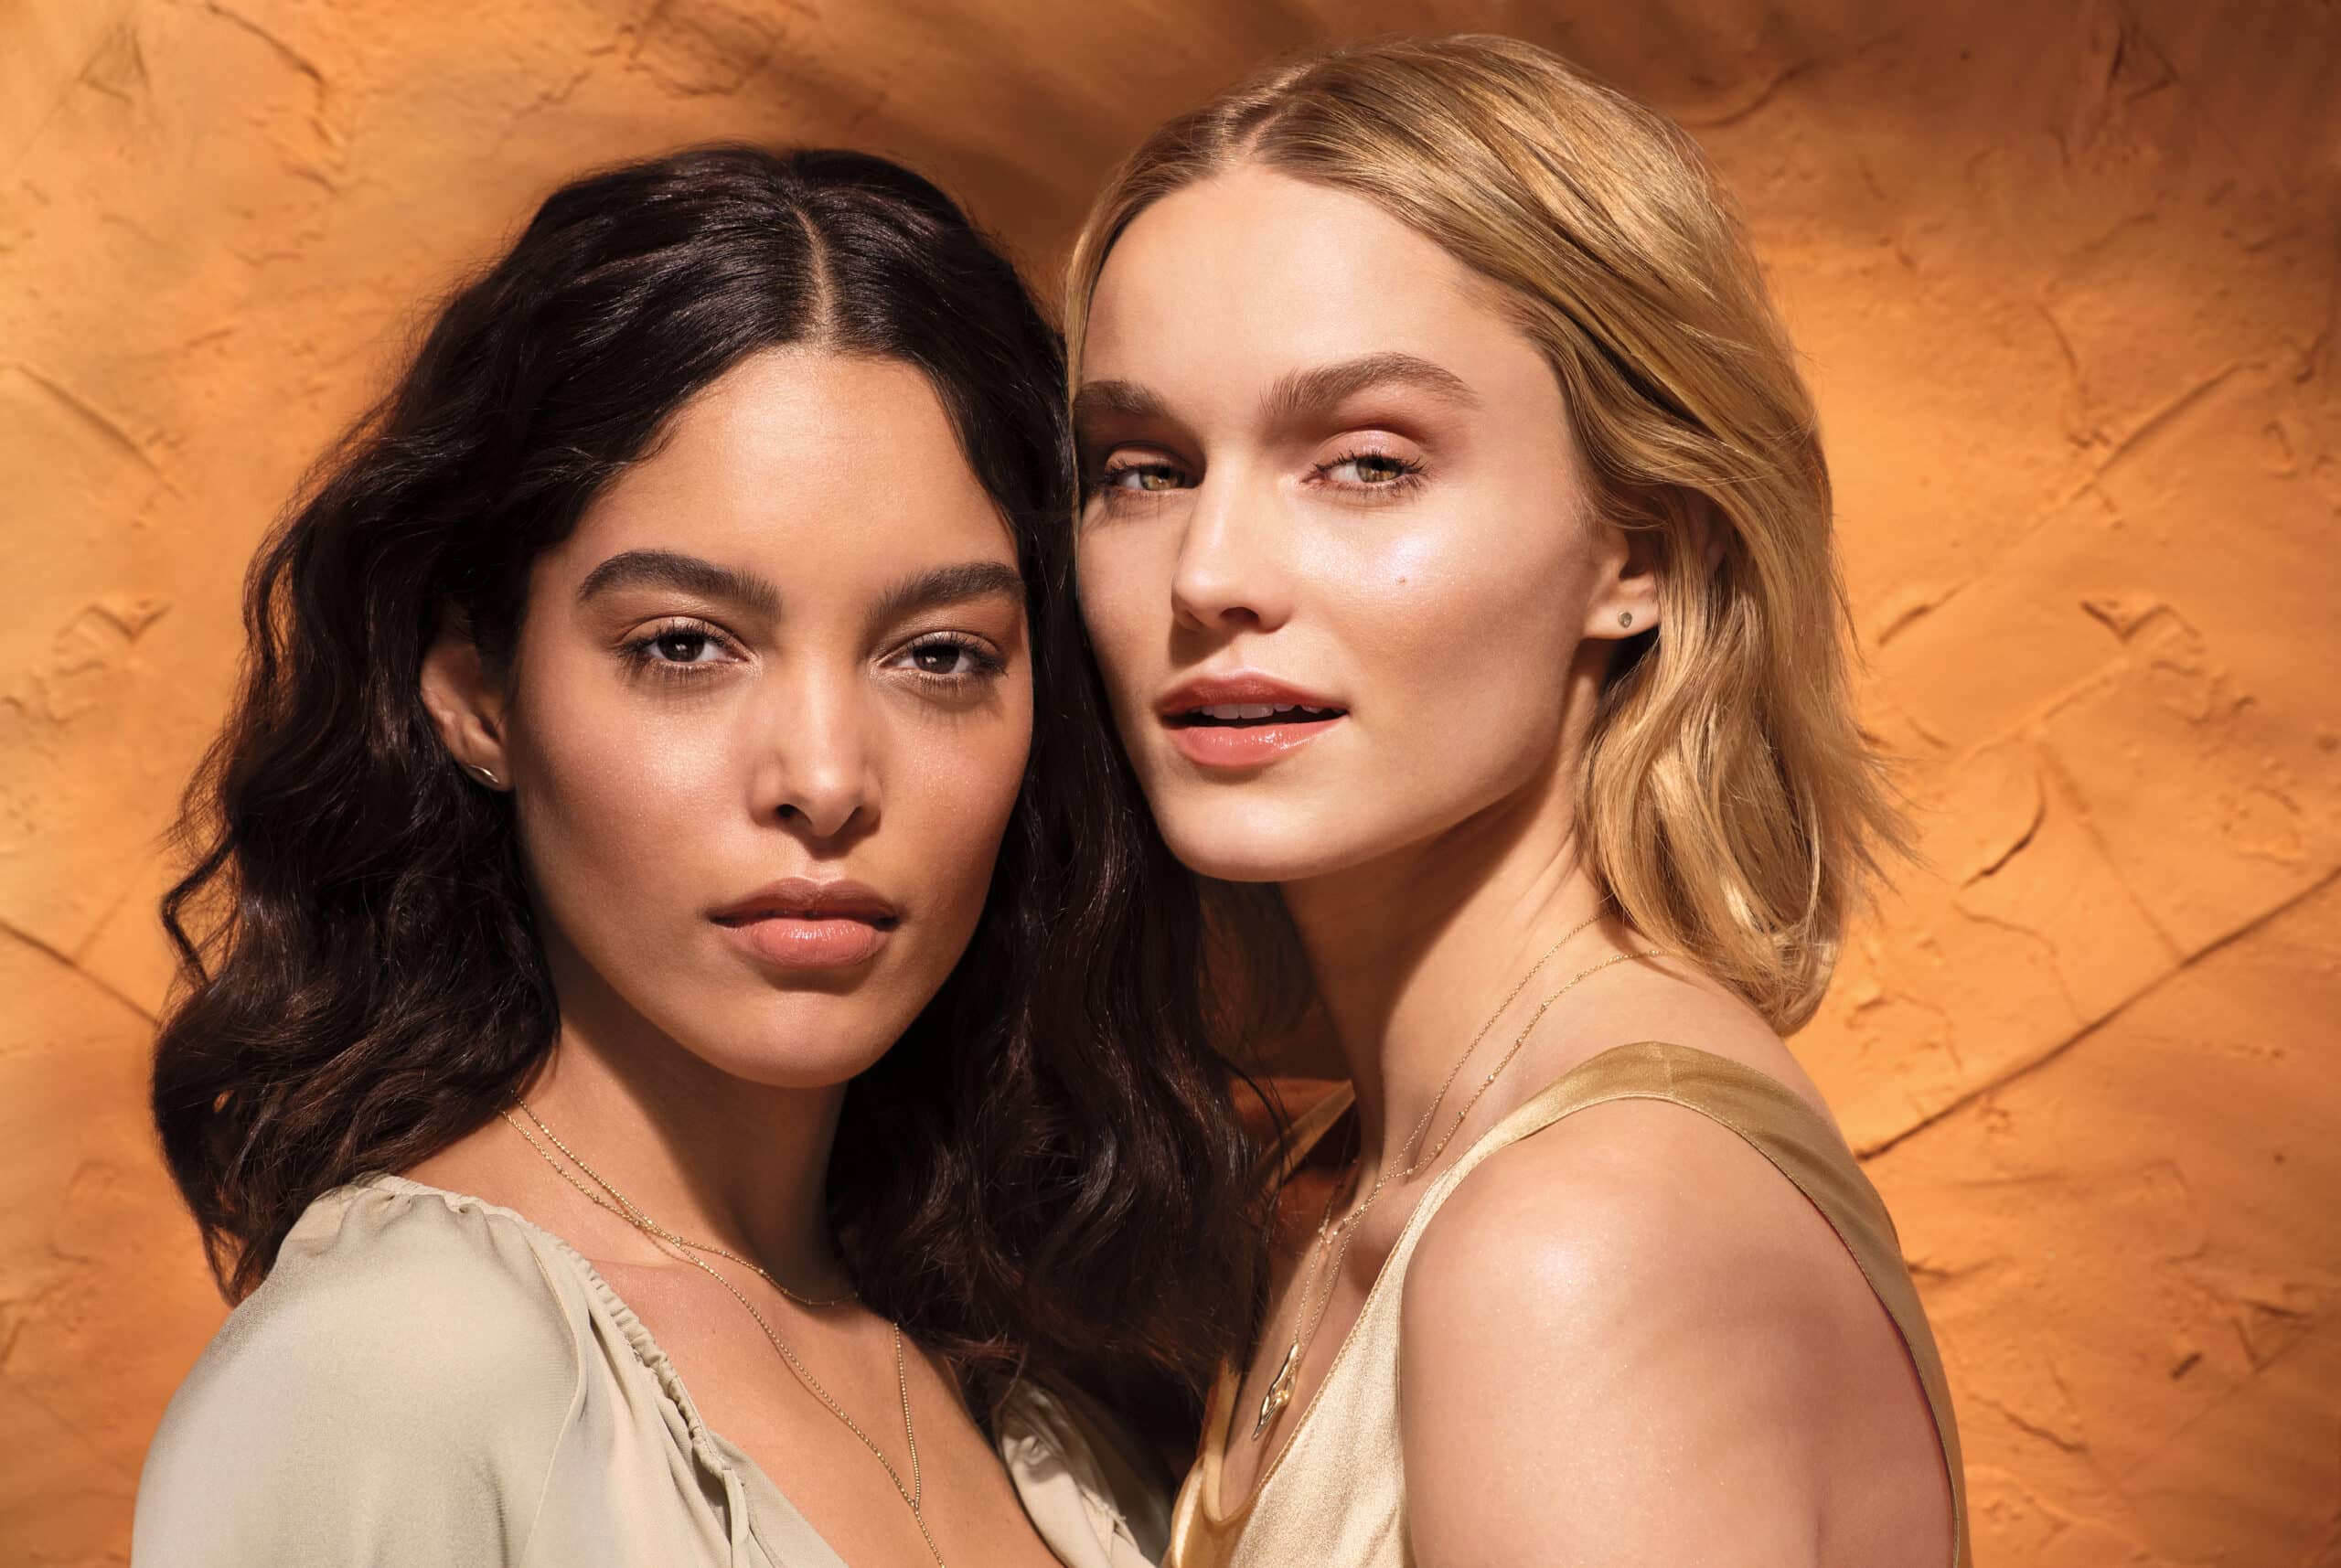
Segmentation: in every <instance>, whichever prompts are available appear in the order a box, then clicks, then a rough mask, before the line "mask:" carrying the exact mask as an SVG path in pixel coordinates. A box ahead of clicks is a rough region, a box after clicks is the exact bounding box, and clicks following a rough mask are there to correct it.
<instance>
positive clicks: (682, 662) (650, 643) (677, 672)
mask: <svg viewBox="0 0 2341 1568" xmlns="http://www.w3.org/2000/svg"><path fill="white" fill-rule="evenodd" d="M669 637H700V638H704V639H705V640H706V641H708V642H710V643H712V644H714V645H717V646H718V647H721V648H723V649H726V650H729V651H730V652H732V653H733V654H735V655H736V654H737V652H738V651H739V650H738V645H737V644H735V643H733V642H732V639H731V638H730V637H728V636H726V635H724V634H723V633H722V632H720V631H718V630H716V629H715V628H714V627H713V626H711V625H708V624H706V623H704V622H699V621H680V620H678V621H668V622H663V623H661V624H658V625H657V626H654V627H652V628H651V629H650V630H649V631H647V632H645V633H644V634H642V635H640V636H638V637H632V638H629V639H627V641H626V642H625V645H624V646H623V647H622V648H621V649H620V652H621V653H622V654H623V655H624V656H625V659H626V661H627V663H628V664H629V665H630V666H631V667H633V668H634V669H635V671H636V673H640V674H652V672H656V673H655V674H652V678H654V679H661V680H697V679H700V678H701V677H703V676H704V675H706V674H708V673H710V672H711V671H712V670H713V669H714V668H715V667H717V666H718V665H721V664H727V663H730V662H732V661H731V660H729V659H712V660H701V659H668V658H660V657H658V656H657V653H656V651H655V650H656V649H657V645H659V644H660V643H662V642H665V641H666V640H667V639H668V638H669ZM935 647H948V648H951V649H954V650H955V651H957V652H958V653H960V654H962V655H964V656H966V657H967V662H968V663H969V664H970V665H972V666H973V668H972V669H967V670H962V671H959V672H957V673H956V674H950V675H945V674H942V673H939V672H937V671H935V670H925V669H920V668H917V667H915V666H906V667H904V669H905V673H907V674H908V675H909V676H910V677H911V678H912V679H914V681H916V682H918V684H920V685H921V686H925V687H928V688H932V689H935V690H957V689H963V688H965V687H966V686H967V683H968V682H970V681H977V680H990V679H993V678H994V677H998V676H1000V675H1002V674H1004V673H1006V671H1007V669H1008V661H1007V660H1005V659H1003V658H1001V657H1000V656H999V655H998V654H996V653H994V652H993V651H992V650H991V648H990V647H989V645H986V644H985V643H983V642H982V641H981V640H979V639H978V638H976V637H972V636H969V635H966V634H964V633H959V632H928V633H925V634H924V635H920V636H918V637H914V638H913V639H912V640H911V641H910V642H908V643H906V644H904V645H903V646H902V648H901V649H899V650H898V651H897V652H896V653H895V654H894V655H893V657H892V658H890V659H889V660H888V661H887V662H888V663H889V664H891V663H893V659H900V658H907V657H909V656H913V655H915V654H917V653H918V652H919V651H920V650H921V649H923V648H935Z"/></svg>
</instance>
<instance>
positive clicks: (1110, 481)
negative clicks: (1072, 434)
mask: <svg viewBox="0 0 2341 1568" xmlns="http://www.w3.org/2000/svg"><path fill="white" fill-rule="evenodd" d="M1368 460H1373V461H1376V462H1381V463H1387V464H1393V465H1395V467H1396V468H1397V470H1398V473H1397V475H1396V476H1395V477H1394V478H1390V479H1385V480H1384V481H1382V482H1381V483H1379V484H1373V485H1368V484H1360V483H1357V482H1355V481H1351V480H1333V479H1328V478H1326V475H1327V473H1328V472H1329V471H1331V470H1332V469H1335V468H1339V467H1341V466H1342V464H1345V463H1363V462H1365V461H1368ZM1157 471H1167V472H1169V473H1172V474H1179V475H1180V477H1181V478H1184V477H1185V475H1183V474H1181V471H1180V470H1179V469H1178V468H1177V467H1176V466H1175V465H1174V464H1168V463H1129V462H1122V463H1108V464H1106V466H1105V467H1104V468H1103V469H1102V470H1100V471H1099V472H1098V475H1097V477H1096V479H1095V480H1093V481H1091V483H1090V486H1089V488H1090V493H1091V494H1092V495H1093V496H1120V495H1130V496H1146V495H1155V496H1160V495H1165V494H1168V492H1166V491H1160V490H1152V491H1149V490H1124V489H1123V488H1122V487H1121V486H1120V485H1118V484H1117V483H1116V481H1117V480H1119V479H1120V478H1121V477H1122V476H1123V475H1128V474H1146V473H1152V472H1157ZM1310 472H1311V473H1313V474H1314V475H1316V476H1317V478H1318V480H1319V482H1320V483H1322V484H1329V485H1335V486H1337V487H1338V488H1341V489H1343V490H1350V491H1354V492H1368V491H1371V492H1373V493H1374V499H1376V500H1386V499H1389V498H1390V497H1391V496H1396V495H1400V494H1403V493H1405V492H1406V491H1408V490H1411V489H1413V488H1414V487H1415V486H1416V485H1419V484H1420V483H1421V482H1422V476H1423V464H1422V463H1421V462H1420V461H1419V460H1418V459H1416V458H1412V457H1400V456H1399V455H1397V454H1396V453H1391V452H1376V451H1374V450H1372V449H1371V448H1361V449H1359V450H1357V451H1355V452H1345V453H1342V455H1341V456H1339V457H1336V458H1333V459H1331V461H1329V462H1325V463H1319V464H1312V465H1311V466H1310Z"/></svg>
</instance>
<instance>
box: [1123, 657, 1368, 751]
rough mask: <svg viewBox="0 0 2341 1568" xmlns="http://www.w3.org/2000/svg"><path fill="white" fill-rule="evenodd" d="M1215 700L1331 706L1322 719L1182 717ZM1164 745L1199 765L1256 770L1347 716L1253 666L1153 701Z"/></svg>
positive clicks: (1339, 708) (1327, 700) (1206, 678)
mask: <svg viewBox="0 0 2341 1568" xmlns="http://www.w3.org/2000/svg"><path fill="white" fill-rule="evenodd" d="M1220 703H1254V704H1262V703H1265V704H1268V705H1271V706H1275V707H1290V708H1314V709H1331V712H1330V714H1329V715H1328V716H1327V717H1325V718H1322V719H1299V718H1292V719H1262V720H1257V721H1256V722H1250V723H1244V724H1195V723H1192V722H1189V721H1188V719H1187V716H1188V715H1189V714H1191V713H1192V712H1194V711H1195V710H1196V709H1199V708H1209V707H1213V706H1215V705H1217V704H1220ZM1155 713H1156V715H1157V717H1158V718H1160V720H1161V723H1162V727H1163V728H1164V729H1165V730H1167V731H1170V734H1171V744H1172V745H1173V746H1175V747H1177V748H1178V749H1179V752H1180V753H1181V755H1183V756H1184V757H1185V758H1186V759H1187V760H1188V761H1189V762H1191V763H1194V764H1195V765H1196V766H1198V767H1204V768H1257V767H1264V766H1266V765H1267V764H1268V763H1273V762H1276V761H1277V760H1278V759H1279V758H1282V757H1287V756H1289V755H1291V753H1292V752H1294V751H1295V750H1297V749H1299V747H1301V746H1305V745H1307V744H1308V743H1309V741H1313V740H1315V739H1317V737H1318V736H1320V735H1322V734H1323V733H1325V731H1328V730H1331V728H1333V726H1335V725H1336V724H1339V723H1341V722H1342V720H1345V719H1347V718H1348V717H1349V712H1348V710H1347V709H1344V708H1343V707H1342V705H1341V704H1340V703H1338V702H1336V701H1334V700H1333V699H1331V698H1329V697H1322V696H1320V695H1319V694H1317V693H1315V692H1312V691H1308V690H1304V689H1303V688H1299V687H1297V686H1293V685H1290V684H1289V683H1288V682H1285V681H1281V680H1278V679H1277V678H1276V677H1274V676H1269V675H1264V674H1262V673H1260V672H1259V671H1257V670H1235V671H1231V672H1230V673H1228V674H1226V675H1215V676H1199V677H1196V678H1195V679H1193V680H1190V681H1187V682H1184V683H1183V684H1181V685H1179V686H1176V687H1173V688H1171V690H1170V691H1169V692H1168V693H1167V694H1165V695H1164V697H1163V698H1162V699H1161V700H1160V701H1159V702H1157V703H1156V704H1155Z"/></svg>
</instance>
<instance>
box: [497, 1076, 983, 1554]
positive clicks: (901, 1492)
mask: <svg viewBox="0 0 2341 1568" xmlns="http://www.w3.org/2000/svg"><path fill="white" fill-rule="evenodd" d="M514 1103H515V1104H518V1106H519V1107H520V1110H521V1112H522V1114H523V1115H526V1116H527V1117H528V1118H529V1120H530V1121H531V1122H534V1123H535V1124H536V1125H537V1131H538V1132H540V1133H542V1134H544V1136H545V1137H546V1139H547V1141H549V1142H550V1143H551V1145H552V1146H553V1148H557V1149H559V1150H561V1153H562V1154H564V1155H566V1156H568V1157H569V1158H570V1160H571V1161H572V1163H574V1164H575V1165H576V1167H577V1168H578V1169H579V1170H582V1171H583V1172H584V1173H585V1174H586V1175H587V1176H588V1177H591V1178H592V1179H593V1183H594V1185H595V1186H598V1187H600V1188H601V1189H602V1190H603V1191H604V1192H606V1193H608V1194H609V1195H610V1198H611V1199H612V1200H615V1205H614V1204H613V1203H612V1202H610V1201H606V1200H604V1199H603V1198H602V1197H601V1196H600V1195H599V1194H597V1193H595V1192H594V1191H593V1189H591V1188H589V1187H587V1186H586V1185H585V1184H584V1183H583V1182H582V1181H580V1180H578V1179H577V1178H576V1177H575V1176H574V1175H572V1174H571V1172H570V1171H569V1169H568V1168H566V1167H564V1166H563V1165H562V1164H561V1161H559V1160H557V1159H555V1158H554V1157H552V1151H551V1149H548V1148H546V1147H544V1145H543V1144H540V1143H539V1142H538V1141H537V1140H536V1138H535V1136H533V1135H531V1134H530V1133H529V1129H528V1128H526V1127H524V1126H522V1125H520V1124H519V1123H518V1122H516V1121H514V1120H513V1119H512V1113H511V1112H509V1111H499V1112H497V1115H500V1116H502V1117H503V1118H504V1120H505V1123H506V1125H508V1126H510V1127H511V1129H512V1130H513V1131H514V1132H516V1133H518V1134H519V1135H520V1136H521V1137H522V1138H524V1139H526V1140H527V1142H528V1145H529V1147H530V1148H532V1149H535V1150H536V1151H537V1153H538V1154H539V1155H540V1156H542V1157H543V1158H544V1162H545V1163H546V1164H547V1165H550V1166H551V1167H552V1168H553V1170H554V1171H555V1172H556V1173H557V1174H559V1176H560V1177H561V1179H562V1180H564V1181H566V1182H568V1183H569V1185H570V1186H572V1187H574V1188H575V1189H577V1190H578V1191H580V1192H582V1193H583V1194H584V1195H585V1197H586V1198H587V1199H588V1200H590V1201H591V1202H592V1203H593V1205H594V1206H595V1207H596V1208H600V1209H605V1210H608V1211H609V1212H611V1213H613V1214H615V1215H616V1216H618V1218H620V1219H622V1220H624V1221H626V1223H628V1224H630V1225H632V1226H633V1227H634V1228H635V1229H636V1230H638V1231H640V1232H643V1234H645V1235H647V1236H651V1237H654V1238H656V1239H657V1240H658V1241H662V1242H666V1243H669V1244H670V1245H672V1246H675V1247H678V1248H682V1249H686V1250H684V1251H683V1252H681V1253H680V1254H679V1255H680V1257H681V1259H682V1261H683V1262H685V1263H687V1264H690V1265H691V1266H692V1267H693V1268H696V1269H698V1270H699V1271H700V1273H702V1274H704V1275H707V1277H708V1278H710V1279H711V1280H713V1281H714V1282H715V1283H716V1284H718V1285H722V1287H723V1288H724V1289H725V1290H726V1291H727V1292H729V1293H730V1294H731V1296H732V1300H734V1301H737V1302H738V1303H739V1304H740V1305H741V1306H742V1307H745V1308H747V1312H748V1316H749V1317H753V1318H754V1319H755V1324H756V1327H757V1328H760V1329H762V1330H764V1338H765V1339H768V1340H770V1341H771V1342H772V1348H773V1349H775V1350H777V1351H778V1352H779V1353H780V1359H781V1360H784V1361H786V1362H787V1363H788V1370H789V1371H791V1372H793V1373H795V1374H796V1381H798V1382H800V1383H802V1384H804V1385H805V1389H806V1392H808V1393H810V1394H812V1396H813V1397H814V1398H816V1399H818V1400H819V1401H820V1402H821V1404H822V1406H823V1408H825V1409H827V1410H828V1413H830V1414H831V1415H833V1416H835V1417H836V1418H837V1419H838V1421H839V1424H842V1425H843V1426H844V1427H845V1429H846V1430H847V1431H848V1432H850V1433H852V1434H853V1435H854V1436H855V1437H856V1438H858V1439H860V1441H861V1445H862V1446H863V1447H864V1448H867V1449H869V1450H870V1455H871V1457H872V1458H874V1459H876V1460H877V1461H878V1464H879V1466H880V1467H881V1468H882V1469H883V1470H884V1471H885V1472H886V1478H887V1479H888V1480H889V1481H892V1482H893V1484H894V1491H895V1494H896V1495H897V1496H899V1497H900V1498H901V1499H903V1507H905V1508H907V1509H910V1510H911V1522H912V1523H914V1524H915V1525H917V1526H918V1533H919V1538H920V1539H921V1540H923V1541H925V1542H926V1551H927V1555H928V1556H930V1557H932V1558H934V1559H935V1568H945V1565H944V1562H943V1552H942V1549H941V1548H940V1547H938V1546H936V1545H935V1535H934V1532H933V1531H929V1530H928V1529H927V1528H926V1512H925V1508H924V1507H923V1506H922V1505H923V1504H924V1502H925V1483H924V1482H923V1480H922V1479H921V1477H920V1475H919V1464H918V1429H917V1427H916V1426H914V1424H912V1421H911V1383H910V1374H909V1373H908V1371H905V1370H904V1366H903V1326H902V1325H901V1324H899V1323H890V1324H889V1325H888V1327H889V1328H892V1329H893V1339H894V1392H895V1393H896V1394H897V1396H899V1398H900V1399H901V1401H902V1407H903V1444H904V1445H905V1446H906V1447H907V1448H908V1449H909V1452H910V1462H911V1484H910V1485H909V1486H907V1487H905V1486H903V1477H902V1473H901V1472H900V1471H898V1470H896V1469H895V1468H894V1462H893V1460H891V1459H889V1458H887V1457H886V1454H885V1451H884V1450H883V1449H882V1448H880V1447H879V1446H878V1445H877V1443H876V1442H875V1441H874V1440H873V1439H872V1438H871V1435H870V1434H868V1433H867V1432H864V1431H863V1430H862V1429H861V1424H860V1423H859V1422H857V1421H855V1420H854V1419H853V1417H852V1416H850V1415H849V1414H847V1413H846V1409H845V1406H843V1405H841V1404H839V1403H838V1402H837V1397H836V1396H835V1395H834V1394H832V1393H830V1392H829V1391H828V1389H826V1388H824V1387H822V1386H821V1380H820V1379H818V1378H817V1377H815V1376H814V1375H813V1370H812V1369H811V1368H810V1367H807V1365H806V1364H805V1362H804V1360H802V1359H801V1358H799V1357H798V1355H797V1354H796V1351H795V1350H793V1349H790V1348H789V1345H788V1341H787V1340H786V1339H782V1338H781V1337H780V1334H779V1332H778V1331H777V1330H776V1329H775V1328H773V1326H772V1324H771V1323H770V1322H769V1321H767V1320H766V1319H765V1317H764V1314H763V1313H762V1312H760V1311H758V1310H757V1309H756V1304H755V1303H754V1302H753V1301H751V1300H749V1299H748V1298H747V1296H746V1295H744V1294H743V1292H742V1291H741V1289H740V1287H739V1286H738V1285H733V1284H732V1282H731V1281H730V1280H728V1279H726V1278H724V1277H723V1275H722V1273H721V1272H720V1271H718V1270H717V1269H716V1268H715V1267H714V1265H713V1264H710V1263H708V1262H707V1260H706V1259H704V1258H701V1257H700V1256H698V1255H697V1254H698V1253H713V1254H715V1255H716V1256H718V1257H725V1258H729V1259H731V1260H732V1262H733V1263H736V1264H740V1265H741V1266H742V1267H743V1268H748V1269H753V1270H754V1272H755V1273H756V1275H758V1276H759V1277H760V1278H762V1279H763V1280H764V1283H766V1284H767V1285H771V1286H772V1287H773V1288H774V1289H775V1290H776V1291H778V1292H780V1294H781V1295H783V1296H786V1297H787V1298H788V1299H789V1300H791V1301H794V1302H796V1303H797V1304H799V1305H800V1306H804V1307H839V1306H842V1305H844V1304H845V1303H847V1302H850V1301H853V1300H855V1299H857V1297H856V1296H852V1295H850V1294H849V1295H845V1296H833V1297H831V1298H829V1299H828V1300H818V1299H815V1298H813V1297H810V1296H799V1295H798V1294H797V1293H796V1292H795V1291H793V1290H791V1289H789V1288H788V1287H787V1286H786V1285H783V1284H781V1283H780V1281H778V1280H776V1279H775V1278H773V1276H772V1275H769V1274H767V1273H765V1272H764V1268H763V1266H762V1265H761V1264H755V1263H753V1262H751V1261H749V1260H748V1259H746V1258H743V1257H742V1256H741V1255H740V1254H739V1253H734V1252H730V1251H727V1250H726V1249H724V1248H722V1247H721V1246H718V1245H716V1244H715V1243H712V1242H693V1241H688V1240H686V1239H684V1238H683V1237H682V1236H679V1235H678V1234H676V1233H675V1232H672V1231H670V1230H668V1229H667V1228H666V1227H665V1226H663V1225H661V1224H659V1223H658V1222H657V1221H655V1220H653V1219H651V1218H650V1216H649V1215H647V1214H646V1213H644V1212H643V1211H642V1210H641V1209H640V1208H639V1207H638V1206H637V1205H636V1203H635V1202H634V1201H633V1200H631V1199H629V1198H627V1197H626V1196H625V1194H624V1193H623V1192H620V1191H619V1190H618V1189H616V1188H615V1187H614V1186H612V1185H611V1184H610V1182H609V1181H608V1179H606V1178H604V1177H603V1176H602V1175H601V1173H600V1172H598V1171H596V1170H595V1169H594V1168H593V1167H592V1166H590V1165H587V1164H586V1163H585V1162H584V1161H583V1160H582V1159H579V1158H578V1157H577V1156H576V1154H575V1152H574V1151H572V1149H571V1148H570V1147H569V1146H568V1145H567V1144H564V1143H562V1142H561V1139H560V1137H559V1136H556V1135H555V1134H554V1132H553V1130H552V1129H551V1127H549V1126H547V1125H545V1123H544V1118H542V1117H541V1116H540V1115H537V1113H536V1111H535V1109H534V1108H533V1107H531V1106H530V1105H529V1103H528V1102H527V1101H526V1100H518V1101H516V1102H514Z"/></svg>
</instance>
